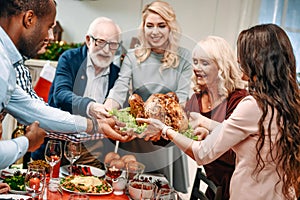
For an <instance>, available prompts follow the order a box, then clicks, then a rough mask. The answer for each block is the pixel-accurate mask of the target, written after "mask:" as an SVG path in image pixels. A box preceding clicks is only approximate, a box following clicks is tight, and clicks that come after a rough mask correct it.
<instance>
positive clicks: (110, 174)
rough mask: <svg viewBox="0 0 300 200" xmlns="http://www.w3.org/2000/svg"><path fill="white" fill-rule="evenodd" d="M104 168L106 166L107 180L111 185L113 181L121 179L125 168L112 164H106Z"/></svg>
mask: <svg viewBox="0 0 300 200" xmlns="http://www.w3.org/2000/svg"><path fill="white" fill-rule="evenodd" d="M104 166H105V179H106V180H107V181H108V183H110V184H112V181H113V180H115V179H117V178H118V177H120V176H121V175H122V173H123V168H124V166H119V165H115V164H112V163H105V164H104Z"/></svg>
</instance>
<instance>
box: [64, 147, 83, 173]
mask: <svg viewBox="0 0 300 200" xmlns="http://www.w3.org/2000/svg"><path fill="white" fill-rule="evenodd" d="M64 155H65V157H66V158H67V159H68V160H69V161H70V175H72V170H73V164H74V162H75V161H76V160H77V159H78V158H79V157H80V155H81V143H76V142H72V141H66V143H65V147H64Z"/></svg>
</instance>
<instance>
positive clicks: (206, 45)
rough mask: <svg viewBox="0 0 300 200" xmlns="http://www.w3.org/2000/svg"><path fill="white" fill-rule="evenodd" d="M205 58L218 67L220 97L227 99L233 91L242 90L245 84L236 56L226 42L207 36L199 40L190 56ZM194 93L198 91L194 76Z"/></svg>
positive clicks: (219, 38)
mask: <svg viewBox="0 0 300 200" xmlns="http://www.w3.org/2000/svg"><path fill="white" fill-rule="evenodd" d="M203 52H204V53H205V56H206V57H207V58H209V59H210V60H212V61H213V62H215V63H216V65H217V67H218V79H219V85H218V93H219V95H220V96H224V97H226V98H227V97H228V95H229V94H230V93H232V92H233V91H234V90H235V89H244V88H245V87H246V82H245V81H243V80H242V78H241V77H242V72H241V70H240V69H239V67H238V63H237V59H236V55H235V53H234V51H233V49H232V47H231V46H230V45H229V44H228V42H227V41H226V40H225V39H223V38H221V37H217V36H208V37H207V38H205V39H203V40H200V41H199V42H198V43H197V45H196V46H195V47H194V49H193V52H192V55H193V58H194V57H199V54H201V55H203ZM192 81H193V83H194V88H193V89H194V91H195V92H197V91H199V88H198V87H197V84H196V77H195V74H194V75H193V77H192Z"/></svg>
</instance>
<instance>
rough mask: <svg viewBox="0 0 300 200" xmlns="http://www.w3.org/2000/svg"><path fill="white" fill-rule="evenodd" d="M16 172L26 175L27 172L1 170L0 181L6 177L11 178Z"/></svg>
mask: <svg viewBox="0 0 300 200" xmlns="http://www.w3.org/2000/svg"><path fill="white" fill-rule="evenodd" d="M16 171H20V172H21V173H26V171H27V170H26V169H14V168H12V169H3V170H1V172H0V177H1V178H2V179H5V178H6V177H8V176H13V175H14V173H15V172H16Z"/></svg>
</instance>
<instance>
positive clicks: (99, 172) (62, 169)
mask: <svg viewBox="0 0 300 200" xmlns="http://www.w3.org/2000/svg"><path fill="white" fill-rule="evenodd" d="M69 166H70V165H64V166H61V167H60V172H61V174H62V175H64V176H69V175H70V173H69V171H68V167H69ZM77 166H81V167H89V168H90V170H91V173H92V175H93V176H97V177H102V176H104V175H105V171H104V170H102V169H99V168H96V167H93V166H89V165H77Z"/></svg>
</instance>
